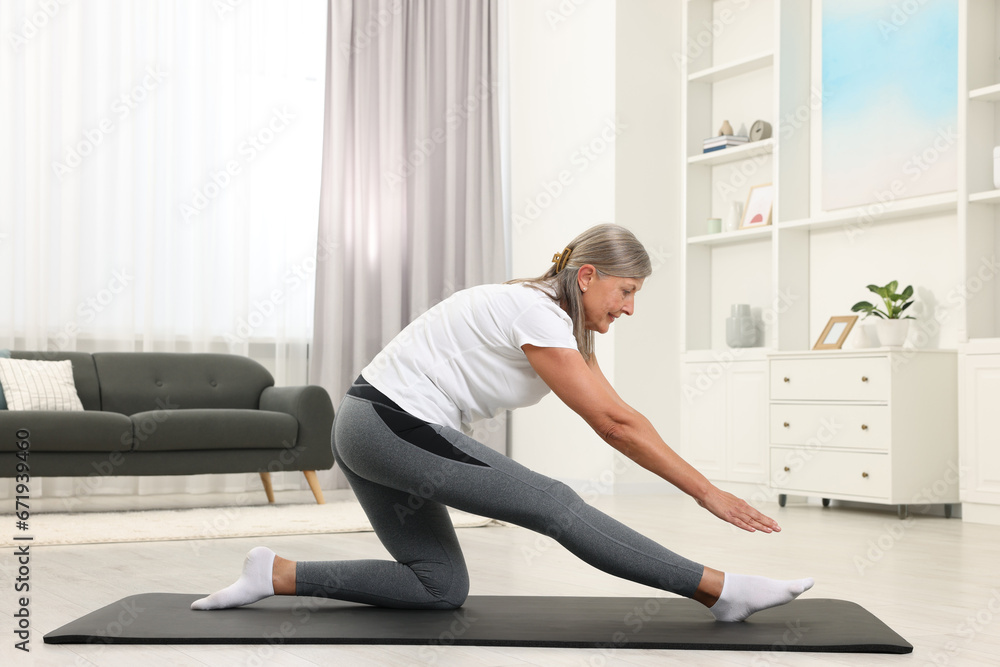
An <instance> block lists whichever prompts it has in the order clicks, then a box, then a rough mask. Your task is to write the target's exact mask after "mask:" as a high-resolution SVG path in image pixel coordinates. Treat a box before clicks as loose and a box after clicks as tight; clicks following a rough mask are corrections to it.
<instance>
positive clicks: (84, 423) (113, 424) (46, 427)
mask: <svg viewBox="0 0 1000 667" xmlns="http://www.w3.org/2000/svg"><path fill="white" fill-rule="evenodd" d="M19 429H27V431H28V433H29V437H28V441H29V442H30V443H31V450H30V452H112V451H117V450H123V451H128V450H129V449H131V448H132V422H131V420H129V418H128V417H126V416H125V415H119V414H115V413H113V412H100V411H97V410H88V411H84V412H56V411H49V410H30V411H11V410H7V411H4V412H0V433H3V434H5V436H8V437H3V438H0V452H12V451H15V450H16V449H17V447H16V444H15V443H16V441H17V439H16V438H14V437H13V435H14V433H15V432H17V431H18V430H19ZM28 463H29V464H30V463H31V454H30V453H29V454H28Z"/></svg>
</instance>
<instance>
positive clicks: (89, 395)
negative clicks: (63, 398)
mask: <svg viewBox="0 0 1000 667" xmlns="http://www.w3.org/2000/svg"><path fill="white" fill-rule="evenodd" d="M10 358H11V359H37V360H40V361H63V360H66V359H68V360H69V361H71V362H72V363H73V384H74V385H76V394H77V396H79V397H80V402H81V403H82V404H83V409H84V410H100V409H101V389H100V384H99V383H98V381H97V369H96V368H95V367H94V359H93V357H91V355H90V354H88V353H87V352H24V351H21V350H12V351H11V353H10Z"/></svg>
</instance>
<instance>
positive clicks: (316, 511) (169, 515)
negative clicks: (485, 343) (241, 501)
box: [0, 500, 501, 547]
mask: <svg viewBox="0 0 1000 667" xmlns="http://www.w3.org/2000/svg"><path fill="white" fill-rule="evenodd" d="M449 512H450V513H451V518H452V522H453V523H454V524H455V527H456V528H473V527H479V526H488V525H501V524H500V523H498V522H494V521H493V520H492V519H486V518H483V517H480V516H476V515H474V514H467V513H465V512H459V511H457V510H449ZM29 528H30V530H28V531H17V536H27V535H30V536H32V537H33V538H34V539H33V540H32V541H30V542H25V541H16V542H15V541H14V540H13V537H14V536H13V535H11V532H13V531H11V532H7V531H4V532H5V533H6V534H0V546H4V547H11V546H14V545H15V544H17V545H25V544H30V545H31V546H53V545H66V544H108V543H114V542H161V541H172V540H214V539H219V538H226V537H262V536H268V535H310V534H316V533H356V532H364V531H370V530H372V527H371V524H370V523H369V522H368V517H366V516H365V513H364V510H362V509H361V505H360V503H358V502H357V501H354V500H351V501H339V502H332V503H327V504H325V505H316V504H304V505H298V504H296V505H282V504H275V505H253V506H245V507H211V508H198V509H180V510H149V511H141V512H66V513H52V514H32V515H31V518H30V520H29Z"/></svg>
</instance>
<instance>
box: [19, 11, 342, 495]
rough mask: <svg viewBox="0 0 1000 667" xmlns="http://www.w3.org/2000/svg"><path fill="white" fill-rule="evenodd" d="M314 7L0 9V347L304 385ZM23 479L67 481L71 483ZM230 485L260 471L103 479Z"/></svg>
mask: <svg viewBox="0 0 1000 667" xmlns="http://www.w3.org/2000/svg"><path fill="white" fill-rule="evenodd" d="M326 10H327V7H326V3H325V0H287V1H283V2H269V1H266V0H245V1H243V2H235V1H231V0H218V1H215V2H207V1H203V0H145V1H143V2H133V1H131V0H103V1H102V0H88V1H87V2H59V1H56V0H53V1H52V2H37V0H31V1H26V2H22V1H8V0H5V1H4V2H3V3H2V4H0V36H3V43H2V44H0V49H2V54H0V90H3V95H0V137H2V147H0V283H2V284H3V285H5V289H3V290H0V347H6V348H13V349H25V350H43V349H48V350H84V351H107V350H121V351H133V350H134V351H153V350H155V351H197V352H201V351H213V352H214V351H218V352H229V353H236V354H244V355H249V356H252V357H254V358H256V359H258V360H259V361H261V362H262V363H264V364H265V366H267V367H268V368H269V369H270V370H271V371H272V373H273V374H274V375H275V379H276V382H277V383H278V384H279V385H282V384H299V383H304V382H306V381H307V371H308V361H307V352H308V344H309V342H310V340H311V337H312V308H313V302H314V286H315V272H316V262H317V256H316V233H317V232H316V230H317V225H316V211H317V207H318V200H319V182H320V166H321V143H322V131H323V130H322V127H323V113H322V108H323V84H324V69H325V38H326V35H325V30H324V26H325V18H326ZM288 475H289V477H288V480H289V481H288V483H293V482H292V481H291V480H292V479H293V478H294V484H295V485H296V486H297V485H298V484H299V480H300V479H301V475H296V476H294V477H293V476H292V475H291V474H290V473H289V474H288ZM275 482H276V483H277V484H278V486H279V487H280V486H281V485H282V484H283V483H284V478H283V477H281V476H276V477H275ZM39 484H40V485H41V488H40V489H39V487H37V486H36V487H33V491H41V493H43V494H45V495H52V494H55V495H70V494H73V493H75V492H77V491H79V488H78V487H79V484H80V480H73V479H67V480H55V479H53V480H40V482H39ZM243 487H247V488H248V489H253V490H254V492H256V490H257V489H259V487H260V481H259V479H257V476H256V475H233V476H199V477H191V478H171V477H158V478H128V479H109V480H105V483H104V484H103V485H102V488H101V491H100V492H101V493H161V492H181V491H189V492H190V491H194V492H197V491H208V490H218V491H221V490H240V489H242V488H243ZM2 488H3V487H2V486H0V490H2Z"/></svg>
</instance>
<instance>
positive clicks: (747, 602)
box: [709, 572, 814, 621]
mask: <svg viewBox="0 0 1000 667" xmlns="http://www.w3.org/2000/svg"><path fill="white" fill-rule="evenodd" d="M813 583H814V582H813V580H812V579H811V578H809V579H792V580H790V581H779V580H778V579H768V578H767V577H757V576H753V575H747V574H730V573H728V572H727V573H726V578H725V581H724V582H723V584H722V594H721V595H720V596H719V600H718V602H716V603H715V604H714V605H712V606H711V607H709V611H711V612H712V614H714V615H715V619H716V620H717V621H742V620H744V619H745V618H746V617H747V616H749V615H750V614H752V613H754V612H755V611H760V610H761V609H767V608H769V607H777V606H778V605H780V604H786V603H788V602H791V601H792V600H794V599H795V598H797V597H798V596H799V595H801V594H802V593H804V592H805V591H807V590H809V589H810V588H812V586H813Z"/></svg>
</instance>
